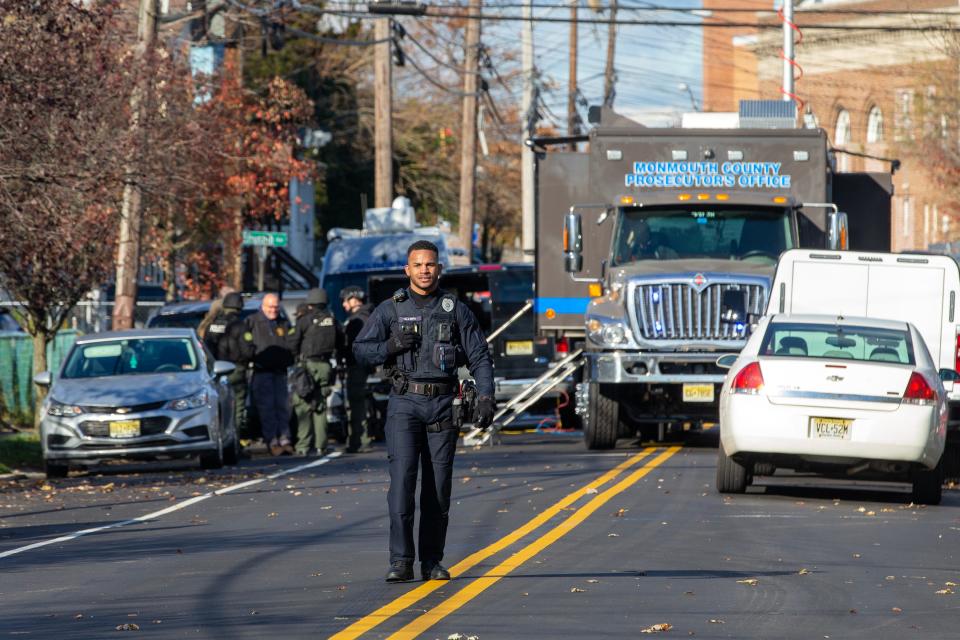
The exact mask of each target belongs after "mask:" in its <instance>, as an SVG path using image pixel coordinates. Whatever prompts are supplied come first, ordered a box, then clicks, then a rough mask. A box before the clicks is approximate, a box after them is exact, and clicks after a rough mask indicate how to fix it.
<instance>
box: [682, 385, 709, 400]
mask: <svg viewBox="0 0 960 640" xmlns="http://www.w3.org/2000/svg"><path fill="white" fill-rule="evenodd" d="M683 401H684V402H713V384H712V383H707V384H692V383H688V384H684V385H683Z"/></svg>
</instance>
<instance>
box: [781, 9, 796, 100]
mask: <svg viewBox="0 0 960 640" xmlns="http://www.w3.org/2000/svg"><path fill="white" fill-rule="evenodd" d="M793 65H794V62H793V0H783V92H782V93H783V99H784V100H793V98H794V95H795V94H794V91H793Z"/></svg>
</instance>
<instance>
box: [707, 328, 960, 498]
mask: <svg viewBox="0 0 960 640" xmlns="http://www.w3.org/2000/svg"><path fill="white" fill-rule="evenodd" d="M717 364H718V365H720V366H721V367H730V371H729V372H728V373H727V377H726V380H725V382H724V384H723V389H722V390H721V392H720V452H719V457H718V461H717V490H718V491H720V492H721V493H742V492H743V491H745V490H746V487H747V485H749V484H750V482H751V481H752V478H753V476H754V475H772V474H773V473H774V471H775V470H776V469H777V468H785V469H795V470H800V471H812V472H815V473H823V474H828V475H835V476H838V477H844V478H869V479H885V480H892V481H906V482H911V483H912V484H913V500H914V502H918V503H924V504H938V503H939V502H940V494H941V486H942V482H943V473H942V468H941V465H940V457H941V455H942V453H943V447H944V443H945V440H946V433H947V416H948V411H947V404H946V392H945V391H944V385H943V383H942V382H941V380H949V381H950V382H949V383H948V384H953V381H954V380H956V379H957V373H956V372H955V371H953V370H950V369H945V370H943V371H938V370H937V368H936V365H935V364H934V362H933V359H932V358H931V356H930V353H929V351H928V350H927V347H926V345H925V344H924V342H923V338H921V337H920V333H919V332H918V331H917V330H916V329H915V328H914V327H913V325H911V324H908V323H906V322H894V321H887V320H875V319H871V318H848V317H838V316H825V315H824V316H821V315H793V316H790V315H776V316H767V317H765V318H763V319H762V320H761V321H760V323H759V326H758V327H757V329H756V330H755V331H754V332H753V335H752V336H751V337H750V340H749V341H748V342H747V345H746V347H744V349H743V351H742V352H741V353H740V355H739V356H724V357H721V358H719V359H718V361H717Z"/></svg>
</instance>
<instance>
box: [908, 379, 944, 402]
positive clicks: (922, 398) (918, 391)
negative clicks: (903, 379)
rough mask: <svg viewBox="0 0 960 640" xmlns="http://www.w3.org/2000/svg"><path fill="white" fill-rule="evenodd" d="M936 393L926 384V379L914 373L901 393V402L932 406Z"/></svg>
mask: <svg viewBox="0 0 960 640" xmlns="http://www.w3.org/2000/svg"><path fill="white" fill-rule="evenodd" d="M936 399H937V393H936V391H934V390H933V387H931V386H930V383H928V382H927V379H926V378H924V377H923V376H922V375H920V374H919V373H917V372H916V371H914V372H913V373H911V374H910V381H909V382H907V390H906V391H904V392H903V401H904V402H906V403H908V404H933V403H934V402H935V401H936Z"/></svg>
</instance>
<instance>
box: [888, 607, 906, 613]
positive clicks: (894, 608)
mask: <svg viewBox="0 0 960 640" xmlns="http://www.w3.org/2000/svg"><path fill="white" fill-rule="evenodd" d="M890 611H892V612H894V613H903V609H901V608H900V607H893V608H892V609H890Z"/></svg>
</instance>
